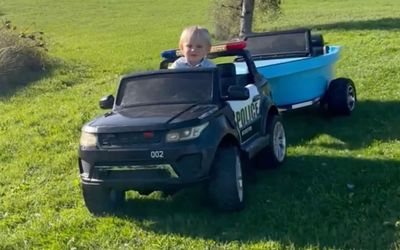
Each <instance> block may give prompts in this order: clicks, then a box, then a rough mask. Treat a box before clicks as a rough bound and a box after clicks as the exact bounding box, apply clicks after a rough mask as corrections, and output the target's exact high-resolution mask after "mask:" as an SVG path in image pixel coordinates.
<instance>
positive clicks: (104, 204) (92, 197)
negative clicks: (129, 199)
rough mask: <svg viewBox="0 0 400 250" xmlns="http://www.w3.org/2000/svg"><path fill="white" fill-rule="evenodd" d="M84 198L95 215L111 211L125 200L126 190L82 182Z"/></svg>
mask: <svg viewBox="0 0 400 250" xmlns="http://www.w3.org/2000/svg"><path fill="white" fill-rule="evenodd" d="M82 193H83V199H84V200H85V205H86V207H87V208H88V210H89V212H91V213H92V214H94V215H102V214H105V213H111V212H113V211H115V210H116V209H118V208H119V207H121V206H122V205H123V203H124V201H125V191H121V190H115V189H110V188H104V187H101V186H99V185H86V184H82Z"/></svg>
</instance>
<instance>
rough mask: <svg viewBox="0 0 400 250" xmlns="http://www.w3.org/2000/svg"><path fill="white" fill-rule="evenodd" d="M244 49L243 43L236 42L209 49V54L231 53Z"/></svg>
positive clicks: (244, 43)
mask: <svg viewBox="0 0 400 250" xmlns="http://www.w3.org/2000/svg"><path fill="white" fill-rule="evenodd" d="M244 48H246V42H245V41H238V42H230V43H227V44H221V45H215V46H212V47H211V51H210V53H214V52H222V51H232V50H241V49H244Z"/></svg>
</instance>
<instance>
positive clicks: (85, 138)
mask: <svg viewBox="0 0 400 250" xmlns="http://www.w3.org/2000/svg"><path fill="white" fill-rule="evenodd" d="M80 144H81V146H84V147H95V146H96V144H97V135H96V134H92V133H88V132H84V131H82V134H81V140H80Z"/></svg>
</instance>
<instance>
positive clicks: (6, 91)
mask: <svg viewBox="0 0 400 250" xmlns="http://www.w3.org/2000/svg"><path fill="white" fill-rule="evenodd" d="M49 74H50V71H32V70H29V71H24V72H23V73H21V72H18V73H17V72H15V73H12V74H8V75H5V76H0V82H1V83H0V98H8V97H10V96H12V95H14V94H15V93H16V92H17V91H18V90H20V89H22V88H24V87H26V86H28V85H29V84H31V83H32V82H34V81H38V80H40V79H42V78H43V77H45V76H47V75H49Z"/></svg>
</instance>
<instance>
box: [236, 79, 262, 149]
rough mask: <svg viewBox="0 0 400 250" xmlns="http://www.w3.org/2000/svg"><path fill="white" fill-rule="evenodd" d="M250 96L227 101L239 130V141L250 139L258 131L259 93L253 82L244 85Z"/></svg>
mask: <svg viewBox="0 0 400 250" xmlns="http://www.w3.org/2000/svg"><path fill="white" fill-rule="evenodd" d="M246 88H247V89H248V90H249V94H250V97H249V98H248V99H247V100H243V101H228V104H229V105H230V107H231V109H232V110H233V112H234V115H235V122H236V128H237V129H238V131H239V135H240V141H241V143H243V142H246V141H248V140H250V139H251V138H252V137H253V136H255V135H256V134H257V133H259V132H260V127H261V115H260V104H261V95H260V92H259V90H258V88H257V87H256V86H255V85H254V84H248V85H246Z"/></svg>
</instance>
